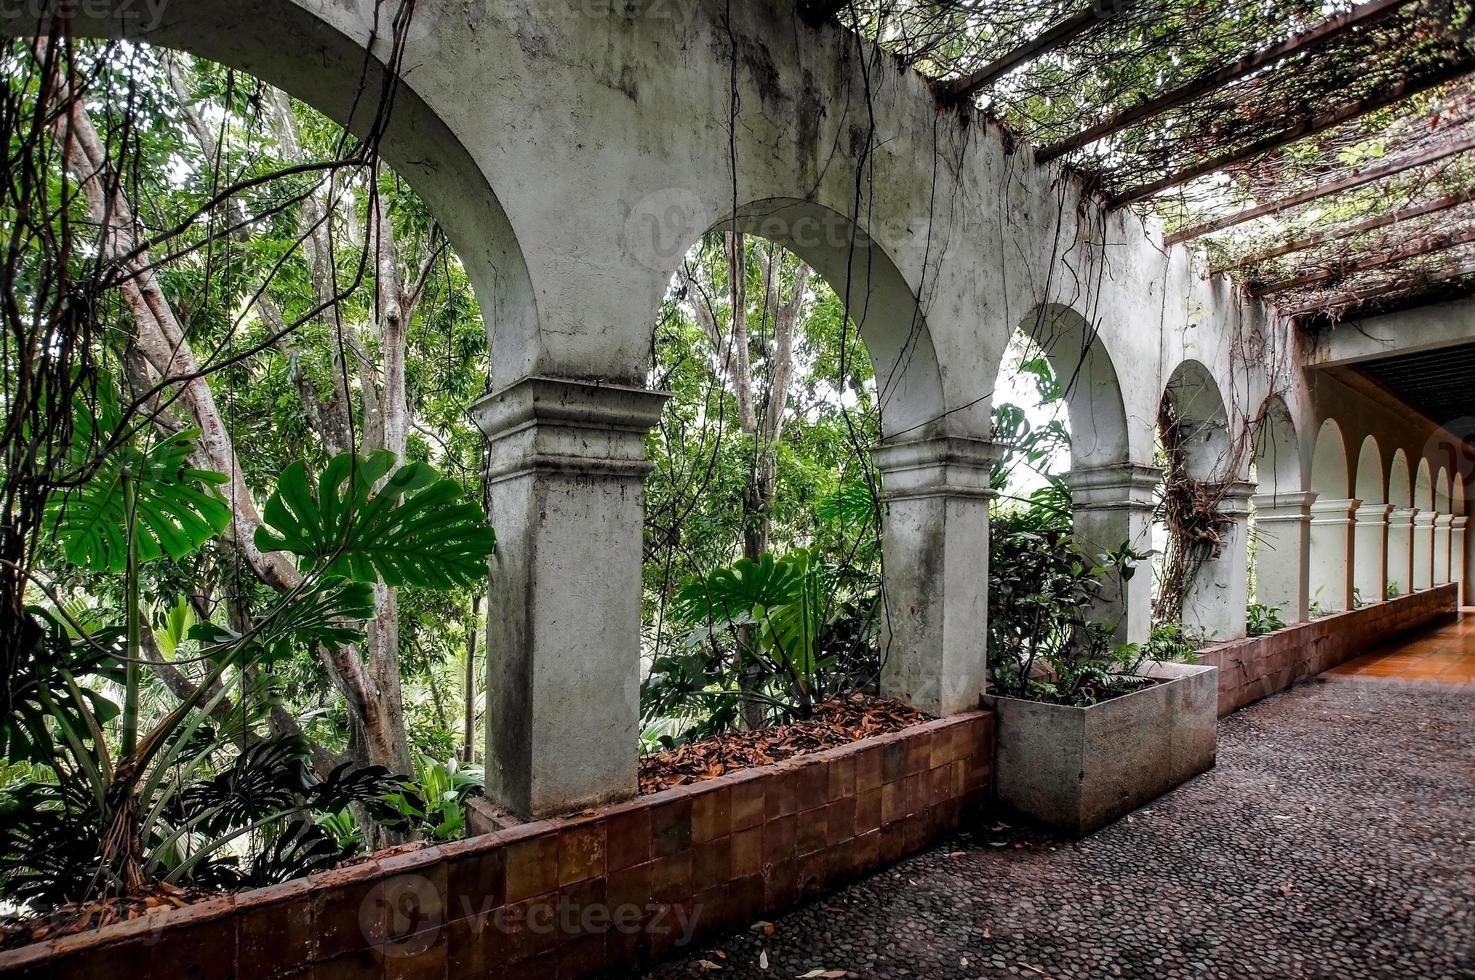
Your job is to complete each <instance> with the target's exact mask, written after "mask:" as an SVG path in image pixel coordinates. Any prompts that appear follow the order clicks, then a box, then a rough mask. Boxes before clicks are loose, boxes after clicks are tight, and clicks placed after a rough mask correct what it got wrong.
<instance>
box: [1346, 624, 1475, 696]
mask: <svg viewBox="0 0 1475 980" xmlns="http://www.w3.org/2000/svg"><path fill="white" fill-rule="evenodd" d="M1327 674H1328V676H1330V677H1332V678H1334V679H1337V680H1348V679H1358V680H1378V681H1383V682H1400V681H1402V682H1406V683H1410V684H1462V685H1466V686H1471V685H1475V609H1467V610H1466V611H1465V613H1464V614H1463V615H1462V616H1461V617H1460V618H1459V619H1458V620H1457V621H1455V622H1453V623H1450V624H1449V625H1447V626H1442V627H1440V628H1439V629H1434V630H1429V631H1428V632H1427V633H1424V634H1422V635H1420V636H1417V637H1414V638H1412V639H1410V640H1407V641H1406V642H1403V643H1398V644H1394V645H1392V646H1389V647H1386V648H1383V649H1379V650H1373V651H1370V652H1368V653H1365V654H1363V655H1362V656H1361V657H1358V658H1356V659H1355V660H1349V661H1347V662H1346V663H1345V664H1343V665H1342V666H1340V667H1337V668H1334V669H1333V670H1329V671H1327Z"/></svg>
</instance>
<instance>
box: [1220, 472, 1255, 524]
mask: <svg viewBox="0 0 1475 980" xmlns="http://www.w3.org/2000/svg"><path fill="white" fill-rule="evenodd" d="M1254 497H1255V484H1254V483H1252V482H1251V481H1249V480H1231V481H1230V482H1228V483H1225V484H1223V489H1222V490H1221V491H1220V493H1219V513H1220V514H1222V515H1223V516H1225V517H1248V516H1249V513H1250V501H1252V500H1253V499H1254Z"/></svg>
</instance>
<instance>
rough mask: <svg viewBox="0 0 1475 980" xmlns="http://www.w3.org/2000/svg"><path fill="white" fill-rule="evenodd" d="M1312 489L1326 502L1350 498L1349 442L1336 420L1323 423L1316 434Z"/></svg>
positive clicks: (1312, 463) (1312, 452) (1312, 456)
mask: <svg viewBox="0 0 1475 980" xmlns="http://www.w3.org/2000/svg"><path fill="white" fill-rule="evenodd" d="M1311 489H1312V490H1315V491H1316V492H1317V493H1318V494H1319V495H1320V496H1321V497H1322V499H1324V500H1341V499H1345V498H1346V497H1347V496H1348V492H1349V490H1350V486H1349V484H1348V481H1347V442H1346V440H1345V439H1344V438H1343V437H1342V427H1341V426H1339V425H1338V424H1337V422H1336V420H1335V419H1327V420H1326V421H1324V422H1322V423H1321V428H1320V429H1318V430H1317V432H1316V445H1315V447H1314V448H1313V449H1312V451H1311Z"/></svg>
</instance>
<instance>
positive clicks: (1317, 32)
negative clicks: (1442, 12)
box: [1035, 0, 1411, 163]
mask: <svg viewBox="0 0 1475 980" xmlns="http://www.w3.org/2000/svg"><path fill="white" fill-rule="evenodd" d="M1410 2H1411V0H1372V2H1371V3H1364V4H1359V5H1358V6H1356V7H1353V8H1352V9H1351V10H1348V11H1347V12H1345V13H1341V14H1338V15H1336V16H1335V17H1328V18H1327V19H1326V20H1324V21H1322V22H1321V23H1320V24H1317V25H1316V26H1315V27H1312V28H1310V29H1308V30H1305V31H1302V32H1301V33H1299V34H1296V35H1293V36H1291V37H1288V38H1286V39H1285V40H1283V41H1281V42H1279V43H1277V44H1272V45H1270V46H1269V47H1265V48H1261V49H1260V50H1259V51H1256V52H1254V53H1252V54H1248V55H1245V56H1244V57H1243V58H1240V59H1239V60H1238V61H1234V62H1231V63H1230V64H1227V65H1222V66H1220V67H1219V68H1215V69H1212V70H1210V71H1206V72H1203V73H1201V74H1199V75H1198V76H1197V77H1195V78H1193V79H1191V80H1190V81H1187V82H1184V83H1183V84H1182V85H1180V86H1178V87H1177V88H1174V89H1169V90H1168V91H1166V92H1163V93H1161V94H1159V95H1155V96H1153V97H1151V98H1147V99H1143V100H1142V101H1140V102H1138V103H1137V104H1136V105H1133V106H1130V107H1128V108H1126V109H1123V110H1121V111H1120V112H1117V113H1115V114H1114V115H1112V116H1110V117H1108V118H1107V119H1104V120H1102V121H1101V122H1099V123H1097V124H1096V125H1094V126H1092V127H1090V128H1089V129H1085V130H1082V131H1081V132H1079V133H1076V134H1075V135H1074V136H1069V137H1067V138H1065V139H1063V140H1061V141H1060V142H1058V143H1053V144H1051V145H1050V146H1046V147H1043V148H1041V149H1039V150H1037V151H1036V152H1035V160H1036V161H1038V162H1040V163H1046V162H1048V161H1050V160H1054V159H1055V158H1056V157H1060V156H1064V155H1065V154H1067V153H1070V152H1071V151H1072V150H1078V149H1080V148H1081V147H1083V146H1089V145H1090V144H1092V143H1095V142H1096V141H1097V140H1101V139H1105V138H1106V137H1108V136H1110V135H1111V134H1113V133H1117V132H1120V131H1122V130H1123V129H1126V128H1127V127H1128V126H1131V125H1134V124H1136V123H1139V122H1141V121H1143V120H1144V119H1149V118H1151V117H1153V116H1156V115H1158V114H1160V113H1163V112H1167V111H1168V110H1169V109H1176V108H1178V107H1179V106H1181V105H1183V104H1184V103H1186V102H1192V101H1193V100H1195V99H1197V98H1199V97H1200V96H1203V95H1207V94H1208V93H1209V92H1212V91H1214V90H1215V89H1218V88H1222V87H1223V86H1225V85H1228V84H1229V83H1230V82H1236V81H1238V80H1240V79H1241V78H1244V77H1245V76H1246V75H1250V74H1252V73H1254V72H1256V71H1258V70H1260V69H1261V68H1266V67H1268V66H1270V65H1274V64H1277V63H1278V62H1280V61H1282V60H1284V59H1286V58H1288V57H1290V56H1291V55H1293V54H1299V53H1300V52H1302V51H1306V50H1309V49H1311V48H1314V47H1317V46H1318V45H1321V44H1325V43H1327V42H1328V41H1331V40H1334V39H1335V38H1338V37H1341V36H1342V35H1343V34H1345V33H1346V32H1348V31H1350V30H1351V29H1353V28H1354V27H1360V26H1364V25H1367V24H1371V23H1374V22H1376V21H1378V20H1381V19H1382V18H1384V17H1386V16H1388V15H1389V14H1391V13H1393V12H1394V11H1396V10H1398V9H1399V8H1400V7H1404V6H1407V5H1408V4H1409V3H1410Z"/></svg>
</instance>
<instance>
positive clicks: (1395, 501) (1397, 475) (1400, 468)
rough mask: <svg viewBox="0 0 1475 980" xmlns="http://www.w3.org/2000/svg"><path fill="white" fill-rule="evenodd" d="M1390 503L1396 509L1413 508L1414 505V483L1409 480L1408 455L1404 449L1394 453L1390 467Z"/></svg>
mask: <svg viewBox="0 0 1475 980" xmlns="http://www.w3.org/2000/svg"><path fill="white" fill-rule="evenodd" d="M1388 502H1389V503H1390V504H1392V505H1393V506H1394V507H1404V508H1406V507H1412V506H1413V503H1414V497H1413V483H1412V481H1411V480H1410V479H1409V473H1408V454H1407V453H1405V452H1404V451H1403V450H1402V449H1395V450H1394V451H1393V461H1392V462H1391V463H1390V464H1389V465H1388Z"/></svg>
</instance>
